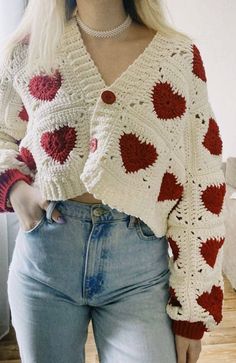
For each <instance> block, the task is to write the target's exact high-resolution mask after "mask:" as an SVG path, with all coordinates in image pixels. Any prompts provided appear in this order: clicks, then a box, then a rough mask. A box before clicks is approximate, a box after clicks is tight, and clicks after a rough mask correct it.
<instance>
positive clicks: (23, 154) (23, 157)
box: [16, 146, 36, 170]
mask: <svg viewBox="0 0 236 363" xmlns="http://www.w3.org/2000/svg"><path fill="white" fill-rule="evenodd" d="M16 158H17V160H19V161H23V162H24V163H25V164H26V165H27V166H28V168H29V169H31V170H35V169H36V164H35V161H34V158H33V155H32V153H31V152H30V150H28V149H27V148H26V147H23V146H22V147H21V148H20V154H19V155H17V157H16Z"/></svg>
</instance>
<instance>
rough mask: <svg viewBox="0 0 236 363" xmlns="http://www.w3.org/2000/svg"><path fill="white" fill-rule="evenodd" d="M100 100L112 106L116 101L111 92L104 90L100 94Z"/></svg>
mask: <svg viewBox="0 0 236 363" xmlns="http://www.w3.org/2000/svg"><path fill="white" fill-rule="evenodd" d="M101 98H102V100H103V102H105V103H108V104H112V103H114V102H115V100H116V95H115V94H114V93H113V92H112V91H109V90H106V91H103V92H102V94H101Z"/></svg>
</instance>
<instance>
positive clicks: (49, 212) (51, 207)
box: [46, 200, 58, 223]
mask: <svg viewBox="0 0 236 363" xmlns="http://www.w3.org/2000/svg"><path fill="white" fill-rule="evenodd" d="M57 203H58V201H57V200H51V201H50V202H49V204H48V206H47V209H46V218H47V220H48V221H49V223H53V219H52V212H53V210H54V208H55V206H56V204H57Z"/></svg>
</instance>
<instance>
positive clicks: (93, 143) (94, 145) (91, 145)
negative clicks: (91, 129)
mask: <svg viewBox="0 0 236 363" xmlns="http://www.w3.org/2000/svg"><path fill="white" fill-rule="evenodd" d="M97 145H98V140H97V139H96V137H94V138H92V139H90V141H89V150H90V151H91V152H94V151H95V150H96V149H97Z"/></svg>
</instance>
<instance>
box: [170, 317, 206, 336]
mask: <svg viewBox="0 0 236 363" xmlns="http://www.w3.org/2000/svg"><path fill="white" fill-rule="evenodd" d="M172 330H173V332H174V334H177V335H181V336H182V337H185V338H189V339H201V338H202V337H203V334H204V332H205V331H207V330H206V327H205V325H204V324H203V322H202V321H197V322H193V323H192V322H190V321H186V320H172Z"/></svg>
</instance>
